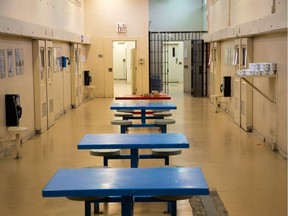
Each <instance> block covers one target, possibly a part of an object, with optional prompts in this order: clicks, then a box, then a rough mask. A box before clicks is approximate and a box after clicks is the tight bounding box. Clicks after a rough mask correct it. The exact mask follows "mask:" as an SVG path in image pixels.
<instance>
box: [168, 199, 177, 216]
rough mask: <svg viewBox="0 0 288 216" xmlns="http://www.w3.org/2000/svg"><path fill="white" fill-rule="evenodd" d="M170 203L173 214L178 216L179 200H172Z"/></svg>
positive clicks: (172, 215)
mask: <svg viewBox="0 0 288 216" xmlns="http://www.w3.org/2000/svg"><path fill="white" fill-rule="evenodd" d="M168 205H170V213H171V216H177V201H170V202H169V203H168Z"/></svg>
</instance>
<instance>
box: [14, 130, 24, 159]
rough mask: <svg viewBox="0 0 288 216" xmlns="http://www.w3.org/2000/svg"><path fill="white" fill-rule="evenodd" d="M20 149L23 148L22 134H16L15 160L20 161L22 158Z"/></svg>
mask: <svg viewBox="0 0 288 216" xmlns="http://www.w3.org/2000/svg"><path fill="white" fill-rule="evenodd" d="M20 148H21V140H20V134H19V133H17V134H16V157H15V159H20V158H22V155H21V150H20Z"/></svg>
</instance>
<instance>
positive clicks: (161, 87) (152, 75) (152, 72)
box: [149, 31, 206, 94]
mask: <svg viewBox="0 0 288 216" xmlns="http://www.w3.org/2000/svg"><path fill="white" fill-rule="evenodd" d="M204 33H206V31H191V32H149V79H150V80H149V91H150V92H151V91H152V90H157V91H159V92H161V91H162V92H163V93H167V94H168V93H169V82H168V76H169V71H168V63H169V62H168V60H169V58H168V49H167V46H164V44H165V43H167V42H169V41H190V42H192V41H193V40H199V39H201V37H202V35H203V34H204Z"/></svg>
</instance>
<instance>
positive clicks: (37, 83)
mask: <svg viewBox="0 0 288 216" xmlns="http://www.w3.org/2000/svg"><path fill="white" fill-rule="evenodd" d="M51 61H52V42H49V41H42V40H34V41H33V64H34V100H35V102H34V104H35V130H36V133H43V132H44V131H46V130H47V129H48V128H49V127H50V126H52V125H53V124H54V112H53V111H54V107H53V106H54V105H53V94H52V92H53V89H52V88H53V85H52V83H53V82H52V80H53V79H52V75H53V74H52V62H51Z"/></svg>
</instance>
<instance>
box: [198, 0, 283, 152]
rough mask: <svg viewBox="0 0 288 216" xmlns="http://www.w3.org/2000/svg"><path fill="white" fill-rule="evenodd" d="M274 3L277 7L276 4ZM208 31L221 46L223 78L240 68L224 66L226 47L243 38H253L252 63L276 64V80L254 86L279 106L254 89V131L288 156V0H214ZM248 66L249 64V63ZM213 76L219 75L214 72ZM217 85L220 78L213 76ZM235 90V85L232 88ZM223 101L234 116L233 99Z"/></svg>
mask: <svg viewBox="0 0 288 216" xmlns="http://www.w3.org/2000/svg"><path fill="white" fill-rule="evenodd" d="M273 2H275V4H273ZM207 12H208V13H209V15H208V19H209V31H208V34H206V35H204V37H203V38H204V40H205V41H206V42H213V43H216V42H217V43H221V66H220V67H219V68H221V79H222V77H223V76H224V75H227V74H230V75H231V76H232V78H233V76H234V73H233V70H235V72H236V70H237V67H236V66H235V67H233V66H229V65H227V64H226V63H225V52H226V50H227V48H229V47H230V48H233V41H235V40H237V39H241V38H249V37H251V38H252V39H253V43H252V44H253V45H252V46H253V47H250V50H252V56H251V59H252V60H253V62H273V63H276V64H277V78H254V79H253V84H254V85H255V86H256V87H257V88H259V89H260V90H261V91H263V92H264V94H266V95H268V96H269V97H270V98H273V97H274V96H275V97H276V104H273V103H271V102H269V101H268V100H267V99H266V98H264V97H263V96H262V95H260V94H259V93H258V92H257V91H255V90H253V101H252V103H253V111H252V115H253V131H254V132H255V134H257V135H258V136H260V138H261V139H263V140H265V141H266V142H267V143H269V144H271V145H273V144H275V142H276V147H277V148H278V150H279V151H280V152H281V153H283V154H284V155H287V1H286V0H277V1H270V0H255V1H253V4H251V1H245V0H225V1H219V0H213V1H212V0H211V1H209V4H208V6H207ZM248 63H249V62H248ZM214 74H220V73H219V72H215V71H214ZM212 78H213V80H210V83H215V82H216V81H217V80H218V79H219V77H217V76H216V77H215V76H214V77H212ZM232 87H233V86H232ZM210 92H211V90H210ZM233 96H234V95H233V91H232V98H230V99H223V101H224V102H225V103H224V104H223V106H224V108H225V109H226V110H227V111H228V112H229V114H231V115H232V116H233V115H234V106H233V105H234V98H233Z"/></svg>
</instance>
